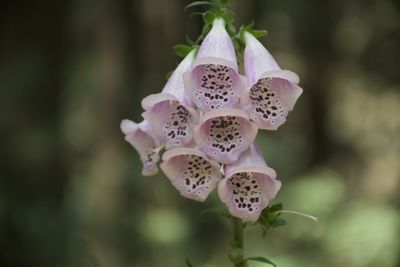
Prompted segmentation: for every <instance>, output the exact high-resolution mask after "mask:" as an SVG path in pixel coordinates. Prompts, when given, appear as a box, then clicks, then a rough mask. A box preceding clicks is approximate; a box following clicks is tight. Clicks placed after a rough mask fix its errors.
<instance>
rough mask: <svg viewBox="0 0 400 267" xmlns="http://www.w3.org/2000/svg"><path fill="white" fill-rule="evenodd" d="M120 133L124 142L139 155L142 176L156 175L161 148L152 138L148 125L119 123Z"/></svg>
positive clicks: (144, 122) (131, 122) (125, 121)
mask: <svg viewBox="0 0 400 267" xmlns="http://www.w3.org/2000/svg"><path fill="white" fill-rule="evenodd" d="M121 131H122V132H123V133H124V134H125V140H126V141H127V142H128V143H130V144H131V145H132V146H133V147H134V148H135V149H136V151H137V152H138V153H139V156H140V160H141V161H142V163H143V169H142V175H144V176H152V175H155V174H157V172H158V167H157V162H158V161H159V160H160V156H159V150H160V149H161V147H160V146H159V145H158V142H157V141H156V139H155V138H154V136H153V133H152V129H151V127H150V125H149V123H148V122H147V121H146V120H144V121H142V122H141V123H139V124H137V123H134V122H133V121H130V120H123V121H122V122H121Z"/></svg>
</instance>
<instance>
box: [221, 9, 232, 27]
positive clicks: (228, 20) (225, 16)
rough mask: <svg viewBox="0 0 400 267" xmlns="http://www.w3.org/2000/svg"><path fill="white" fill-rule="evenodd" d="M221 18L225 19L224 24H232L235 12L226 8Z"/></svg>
mask: <svg viewBox="0 0 400 267" xmlns="http://www.w3.org/2000/svg"><path fill="white" fill-rule="evenodd" d="M222 18H223V19H224V20H225V22H226V24H232V23H233V21H234V20H235V13H233V12H232V11H231V10H227V11H225V12H224V13H223V14H222Z"/></svg>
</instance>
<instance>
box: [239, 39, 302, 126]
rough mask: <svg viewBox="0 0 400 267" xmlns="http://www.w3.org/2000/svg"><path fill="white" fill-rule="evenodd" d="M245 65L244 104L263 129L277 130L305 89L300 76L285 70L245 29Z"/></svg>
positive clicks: (242, 99) (251, 117)
mask: <svg viewBox="0 0 400 267" xmlns="http://www.w3.org/2000/svg"><path fill="white" fill-rule="evenodd" d="M244 41H245V43H246V48H245V50H244V67H245V73H246V77H247V80H248V85H249V87H248V88H247V90H246V91H245V92H244V93H243V94H242V96H241V105H242V107H243V108H244V109H245V110H246V111H247V112H248V113H249V116H250V119H251V120H252V121H253V122H254V123H256V124H257V126H258V127H259V128H261V129H267V130H276V129H278V127H279V126H280V125H282V124H283V123H284V122H285V121H286V117H287V115H288V113H289V111H291V110H292V109H293V107H294V105H295V103H296V101H297V99H298V98H299V96H300V95H301V93H302V92H303V89H301V88H300V87H299V86H298V85H297V84H298V83H299V77H298V76H297V74H296V73H294V72H291V71H289V70H282V69H281V68H280V67H279V65H278V63H277V62H276V61H275V59H274V58H273V57H272V55H271V54H270V53H269V52H268V50H267V49H266V48H265V47H264V46H263V45H262V44H261V43H260V42H259V41H258V40H257V38H255V37H254V36H253V35H252V34H251V33H249V32H244Z"/></svg>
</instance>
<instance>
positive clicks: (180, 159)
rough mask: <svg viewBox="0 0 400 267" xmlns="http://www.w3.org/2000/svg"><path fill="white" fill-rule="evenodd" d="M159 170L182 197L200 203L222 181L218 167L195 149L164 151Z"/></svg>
mask: <svg viewBox="0 0 400 267" xmlns="http://www.w3.org/2000/svg"><path fill="white" fill-rule="evenodd" d="M160 168H161V170H162V171H163V172H164V174H165V175H166V176H167V178H168V179H169V180H170V181H171V183H172V185H173V186H174V187H175V188H176V189H177V190H178V191H179V192H180V194H181V195H182V196H184V197H186V198H189V199H193V200H196V201H201V202H202V201H204V200H205V199H206V198H207V197H208V195H209V194H210V193H211V192H212V191H213V190H214V189H215V188H216V187H217V184H218V182H219V181H220V180H221V179H222V173H221V172H220V165H219V164H218V163H217V162H215V161H213V160H211V159H209V158H208V157H207V155H205V154H204V153H203V152H201V151H199V150H198V149H196V148H173V149H171V150H168V151H166V152H165V153H164V155H163V163H161V164H160Z"/></svg>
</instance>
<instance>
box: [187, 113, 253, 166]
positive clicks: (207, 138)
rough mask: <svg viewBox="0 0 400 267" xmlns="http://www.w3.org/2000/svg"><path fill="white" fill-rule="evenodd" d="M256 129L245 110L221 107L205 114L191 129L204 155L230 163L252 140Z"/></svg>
mask: <svg viewBox="0 0 400 267" xmlns="http://www.w3.org/2000/svg"><path fill="white" fill-rule="evenodd" d="M257 130H258V128H257V126H256V124H254V123H252V122H250V121H249V116H248V115H247V113H246V112H244V111H242V110H238V109H233V108H223V109H218V110H212V111H209V112H207V113H205V114H204V115H203V117H202V119H201V124H199V125H197V126H196V127H195V128H194V129H193V137H194V140H195V142H196V144H197V145H198V146H199V147H200V148H201V149H202V151H203V152H204V153H206V155H207V156H209V157H210V158H212V159H214V160H216V161H218V162H221V163H224V164H231V163H233V162H235V161H236V160H237V159H238V158H239V156H240V154H241V153H242V152H244V151H245V150H247V148H248V147H249V145H250V144H251V143H252V142H254V139H255V137H256V135H257Z"/></svg>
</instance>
